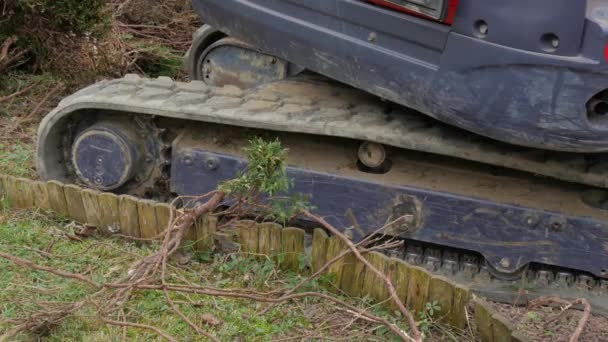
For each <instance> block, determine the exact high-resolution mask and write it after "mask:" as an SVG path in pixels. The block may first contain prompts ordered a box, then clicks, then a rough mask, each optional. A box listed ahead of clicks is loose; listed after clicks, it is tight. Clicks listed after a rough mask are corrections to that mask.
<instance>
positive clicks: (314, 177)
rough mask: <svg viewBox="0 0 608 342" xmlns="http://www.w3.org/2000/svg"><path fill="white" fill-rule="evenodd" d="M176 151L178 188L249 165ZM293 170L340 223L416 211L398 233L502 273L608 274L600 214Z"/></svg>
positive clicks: (207, 182) (208, 185) (189, 188)
mask: <svg viewBox="0 0 608 342" xmlns="http://www.w3.org/2000/svg"><path fill="white" fill-rule="evenodd" d="M172 158H173V160H172V163H171V165H172V169H171V189H172V191H173V192H175V193H178V194H179V195H200V194H203V193H207V192H209V191H211V190H213V189H216V187H217V184H218V183H220V182H221V181H224V180H227V179H231V178H234V177H235V175H236V174H237V172H238V171H239V170H242V169H244V168H245V166H246V163H245V161H244V160H243V159H240V158H238V157H234V156H228V155H223V154H217V153H211V152H206V151H204V150H201V149H196V148H188V147H178V148H175V147H174V152H173V157H172ZM288 172H289V176H290V177H291V178H293V179H294V181H295V187H294V189H293V191H294V192H298V193H302V194H307V195H309V196H310V199H311V203H312V205H314V206H315V207H316V208H318V211H317V213H318V214H320V215H322V216H324V217H325V218H326V219H327V220H328V221H329V222H330V223H332V224H334V225H335V226H337V227H348V226H351V225H352V221H351V220H350V219H349V218H348V215H349V214H348V213H349V212H350V213H351V214H352V215H354V216H355V218H356V221H357V223H358V225H359V226H360V228H361V229H362V230H363V231H364V234H369V233H372V232H373V231H374V230H376V229H377V228H378V227H381V226H383V225H385V224H386V223H387V222H389V221H391V220H392V219H395V218H397V217H399V216H401V215H403V214H404V213H405V214H408V213H410V214H414V215H415V216H416V219H415V221H416V222H417V224H414V229H410V230H408V231H401V232H400V233H399V235H400V236H402V237H405V238H411V239H414V240H417V241H423V242H427V243H433V244H439V245H442V246H449V247H453V248H458V249H464V250H468V251H476V252H479V253H480V254H482V255H483V256H484V257H485V258H486V259H487V260H488V261H489V262H490V263H491V264H492V265H493V266H494V267H495V268H497V269H499V270H501V271H504V272H514V271H516V270H518V269H520V268H521V267H523V266H525V265H527V264H529V263H533V262H538V263H542V264H549V265H559V266H561V267H566V268H572V269H577V270H581V271H588V272H590V273H593V274H595V275H597V276H604V277H605V276H607V275H608V274H607V273H606V272H607V269H608V250H607V246H605V245H604V244H605V243H606V241H608V228H607V227H606V226H605V224H604V223H602V222H600V221H596V220H593V219H587V218H581V217H566V216H563V215H560V214H557V213H551V212H546V211H541V210H536V209H530V208H524V207H518V206H514V205H509V204H501V203H496V202H490V201H486V200H480V199H474V198H470V197H463V196H456V195H452V194H449V193H443V192H438V191H431V190H425V189H419V188H413V187H408V186H387V185H383V184H378V183H373V182H370V181H366V180H360V179H352V178H348V177H344V176H339V175H333V174H327V173H320V172H314V171H310V170H306V169H302V168H294V167H290V168H289V169H288ZM413 208H415V209H414V210H413V211H412V209H413ZM397 231H399V229H397ZM355 233H356V231H355ZM360 238H361V235H360V234H359V235H355V239H360Z"/></svg>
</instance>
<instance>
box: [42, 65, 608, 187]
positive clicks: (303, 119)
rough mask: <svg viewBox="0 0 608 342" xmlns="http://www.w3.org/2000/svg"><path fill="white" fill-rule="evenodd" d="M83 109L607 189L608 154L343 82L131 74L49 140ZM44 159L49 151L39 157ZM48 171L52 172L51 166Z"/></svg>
mask: <svg viewBox="0 0 608 342" xmlns="http://www.w3.org/2000/svg"><path fill="white" fill-rule="evenodd" d="M81 109H99V110H116V111H124V112H131V113H141V114H149V115H157V116H163V117H171V118H179V119H187V120H195V121H203V122H212V123H218V124H228V125H235V126H243V127H250V128H260V129H268V130H275V131H285V132H298V133H307V134H315V135H326V136H336V137H342V138H351V139H358V140H367V141H374V142H377V143H381V144H385V145H389V146H395V147H399V148H404V149H410V150H417V151H422V152H428V153H432V154H438V155H444V156H449V157H455V158H460V159H465V160H470V161H475V162H481V163H485V164H490V165H495V166H500V167H505V168H509V169H515V170H520V171H525V172H529V173H533V174H537V175H542V176H546V177H551V178H555V179H559V180H563V181H568V182H573V183H579V184H585V185H589V186H595V187H600V188H606V187H608V182H607V179H606V177H605V176H604V170H608V161H606V160H603V159H605V158H604V155H600V154H593V155H581V154H573V153H565V152H551V151H544V150H536V149H530V148H523V147H517V146H513V145H508V144H505V143H500V142H497V141H494V140H490V139H488V138H484V137H481V136H478V135H475V134H472V133H468V132H466V131H463V130H460V129H458V128H453V127H450V126H447V125H444V124H441V123H439V122H437V121H435V120H433V119H430V118H427V117H425V116H423V115H422V114H420V113H418V112H414V111H410V110H407V109H404V108H401V107H396V106H391V105H390V104H387V103H384V102H382V101H380V100H378V99H377V98H375V97H373V96H371V95H368V94H366V93H363V92H360V91H358V90H356V89H352V88H349V87H346V86H343V85H341V84H337V83H331V82H326V81H320V80H315V79H310V78H294V79H287V80H284V81H277V82H274V83H270V84H266V85H262V86H260V87H257V88H254V89H251V90H241V89H239V88H236V87H232V86H226V87H221V88H220V87H210V86H208V85H206V84H205V83H204V82H201V81H192V82H188V83H184V82H176V81H173V80H171V79H170V78H167V77H159V78H157V79H148V78H141V77H139V76H137V75H127V76H125V77H124V78H121V79H115V80H109V81H101V82H98V83H96V84H93V85H91V86H89V87H88V88H85V89H83V90H81V91H79V92H77V93H75V94H73V95H71V96H69V97H67V98H65V99H64V100H63V101H62V102H61V103H60V104H59V106H58V107H57V108H56V109H55V110H54V111H53V112H51V114H50V115H48V116H46V117H45V119H44V120H43V122H42V124H41V126H40V130H39V138H44V136H45V134H46V133H47V132H48V129H49V127H51V126H52V125H53V124H54V122H55V121H56V120H58V119H59V118H61V117H64V116H65V115H69V114H70V113H72V112H75V111H78V110H81ZM38 157H39V159H43V158H44V155H40V154H39V156H38ZM40 166H41V171H42V175H44V174H45V170H44V165H40Z"/></svg>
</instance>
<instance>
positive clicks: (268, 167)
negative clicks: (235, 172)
mask: <svg viewBox="0 0 608 342" xmlns="http://www.w3.org/2000/svg"><path fill="white" fill-rule="evenodd" d="M244 150H245V154H246V156H247V160H248V161H249V165H248V166H247V169H246V170H245V172H243V173H241V175H240V176H239V177H237V178H235V179H233V180H229V181H226V182H224V183H223V184H221V185H220V190H222V191H224V192H225V193H226V194H228V195H236V196H241V197H244V198H245V199H256V200H257V199H258V197H259V196H260V195H261V194H268V195H270V196H273V195H276V194H279V193H284V192H286V191H287V190H289V187H290V181H289V178H287V162H286V160H287V149H285V148H283V146H282V145H281V142H280V141H279V140H278V139H276V140H274V141H270V142H268V141H264V140H263V139H262V138H259V137H256V138H253V139H252V140H250V142H249V146H248V147H246V148H244Z"/></svg>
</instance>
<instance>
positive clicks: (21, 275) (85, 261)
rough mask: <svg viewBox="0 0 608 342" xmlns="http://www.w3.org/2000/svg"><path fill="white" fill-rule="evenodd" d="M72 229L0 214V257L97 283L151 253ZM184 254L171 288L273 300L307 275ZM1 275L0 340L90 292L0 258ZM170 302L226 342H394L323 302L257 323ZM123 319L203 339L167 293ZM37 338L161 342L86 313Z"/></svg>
mask: <svg viewBox="0 0 608 342" xmlns="http://www.w3.org/2000/svg"><path fill="white" fill-rule="evenodd" d="M74 229H75V228H74V226H73V225H66V222H64V221H62V220H59V219H56V218H52V217H48V216H45V215H43V214H41V213H39V212H36V211H20V212H15V211H7V210H4V211H2V212H1V214H0V251H2V252H5V253H10V254H13V255H15V256H17V257H20V258H23V259H27V260H31V261H33V262H36V263H38V264H41V265H45V266H51V267H55V268H59V269H63V270H67V271H70V272H74V273H84V274H87V275H88V276H89V277H92V278H93V279H95V280H96V281H112V280H116V279H118V278H119V277H121V276H122V275H124V273H125V272H126V270H127V269H128V267H129V265H131V264H132V263H133V262H134V261H135V260H138V259H139V258H141V257H142V256H144V255H147V254H150V253H152V251H153V248H155V246H144V245H138V244H135V243H132V242H126V241H123V240H119V239H112V238H103V237H100V236H93V237H90V238H88V239H86V240H85V241H83V242H76V241H74V240H73V239H70V238H69V236H71V235H73V234H74ZM41 251H42V252H41ZM183 255H184V256H187V259H188V263H187V265H184V266H180V267H174V268H173V269H172V270H171V281H174V282H177V281H187V282H191V283H195V284H204V285H207V286H214V287H223V288H251V289H258V290H265V291H268V290H270V289H276V288H279V287H283V286H292V285H294V284H295V283H297V282H299V281H300V280H301V279H302V278H301V277H302V276H301V275H298V274H296V273H293V272H284V271H281V270H279V269H277V268H276V267H275V265H274V262H272V261H270V260H267V259H266V260H264V259H262V260H259V259H255V258H250V257H249V258H248V257H244V256H240V255H237V254H230V255H219V254H218V255H211V254H210V253H193V252H192V251H190V250H188V248H185V251H184V252H183ZM0 269H1V270H3V271H2V272H1V273H0V335H1V334H2V332H3V331H6V330H7V329H9V328H11V327H12V326H14V324H15V322H14V321H13V320H15V319H17V318H20V317H26V316H27V315H28V314H31V313H34V312H37V311H39V310H41V309H43V308H47V309H48V308H52V307H54V306H56V305H57V304H59V303H65V302H72V301H78V300H82V299H84V298H87V296H89V295H90V294H91V293H92V292H93V291H94V289H92V288H91V287H89V286H88V285H83V284H82V283H79V282H76V281H73V280H68V279H64V278H61V277H58V276H55V275H52V274H49V273H45V272H41V271H35V270H31V269H27V268H22V267H18V266H15V265H13V264H12V263H10V262H8V261H6V260H4V259H0ZM323 282H324V279H321V280H320V281H319V282H315V283H313V284H312V285H310V286H309V287H308V289H305V290H316V291H321V292H327V291H328V290H327V287H325V286H324V285H323ZM172 298H173V300H174V301H176V302H177V303H179V304H178V305H179V306H180V308H181V309H182V310H183V312H184V313H185V314H186V315H187V316H188V317H190V318H191V319H192V320H193V321H194V322H197V323H198V324H201V325H202V326H204V327H205V329H207V330H208V331H210V332H211V333H213V334H214V335H215V336H217V337H218V338H219V339H220V340H241V341H266V340H271V339H282V338H290V337H292V338H295V339H296V340H298V339H303V338H304V337H306V336H309V337H313V338H318V339H343V338H346V339H350V340H354V341H370V340H372V341H374V340H376V341H385V340H392V336H391V335H390V333H388V332H387V331H386V329H383V327H382V326H379V325H377V324H373V323H369V322H366V321H362V320H355V319H354V316H353V315H352V314H351V313H348V312H346V311H344V310H342V309H340V308H338V307H336V306H335V305H333V304H330V303H327V302H323V301H321V300H318V299H305V300H301V301H298V302H289V303H284V304H281V305H278V306H276V307H275V308H274V309H272V310H270V311H269V312H267V313H266V314H264V315H260V313H259V312H260V310H261V309H262V307H263V305H262V304H260V303H255V302H250V301H246V300H231V299H223V298H217V297H209V296H202V295H188V296H186V295H182V294H174V295H173V296H172ZM344 299H345V300H347V301H350V302H351V303H355V304H357V305H369V303H366V302H365V301H361V300H355V299H348V298H344ZM374 311H375V313H377V314H382V315H383V316H385V317H387V318H389V319H391V320H394V321H400V319H399V317H398V316H395V315H393V314H391V313H388V312H383V311H382V310H381V309H374ZM123 314H124V317H126V318H127V319H128V320H129V321H130V322H138V323H144V324H150V325H154V326H157V327H159V328H161V329H163V330H164V331H166V332H167V333H169V334H171V335H172V336H174V337H175V338H177V339H178V340H184V341H196V340H201V338H200V337H199V336H197V335H196V334H195V333H194V332H193V330H192V329H191V328H190V327H189V326H187V324H186V323H184V322H183V321H182V320H181V319H180V318H179V317H177V316H176V315H175V314H174V313H173V311H172V310H171V309H170V308H169V306H168V304H167V302H166V300H165V298H164V297H163V294H162V292H154V291H139V292H135V293H134V295H133V297H132V300H131V301H129V302H128V303H127V304H126V305H125V307H124V309H123ZM39 334H41V336H44V340H45V341H122V340H133V341H149V340H159V338H158V336H157V335H155V334H154V333H151V332H148V331H145V330H140V329H133V328H128V329H123V328H119V327H111V326H107V325H104V324H102V323H101V322H100V320H99V318H98V317H97V315H96V311H95V308H94V307H92V305H89V306H85V308H83V309H81V310H80V311H79V312H78V313H77V315H75V316H73V317H71V318H69V319H67V320H66V321H65V322H64V323H63V324H61V325H60V326H58V327H52V329H50V330H49V331H43V332H39ZM36 337H37V336H35V334H31V335H22V336H18V339H17V340H18V341H26V340H32V339H34V338H36Z"/></svg>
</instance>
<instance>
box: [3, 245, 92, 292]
mask: <svg viewBox="0 0 608 342" xmlns="http://www.w3.org/2000/svg"><path fill="white" fill-rule="evenodd" d="M0 257H1V258H4V259H7V260H9V261H12V262H13V263H15V264H17V265H19V266H23V267H29V268H33V269H35V270H39V271H45V272H49V273H52V274H55V275H58V276H60V277H64V278H70V279H76V280H79V281H81V282H84V283H87V284H89V285H92V286H94V287H97V288H101V287H102V285H101V284H99V283H97V282H95V281H94V280H92V279H90V278H88V277H85V276H83V275H81V274H76V273H71V272H67V271H62V270H58V269H55V268H52V267H48V266H42V265H38V264H36V263H33V262H31V261H28V260H24V259H21V258H18V257H16V256H13V255H10V254H7V253H4V252H0Z"/></svg>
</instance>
